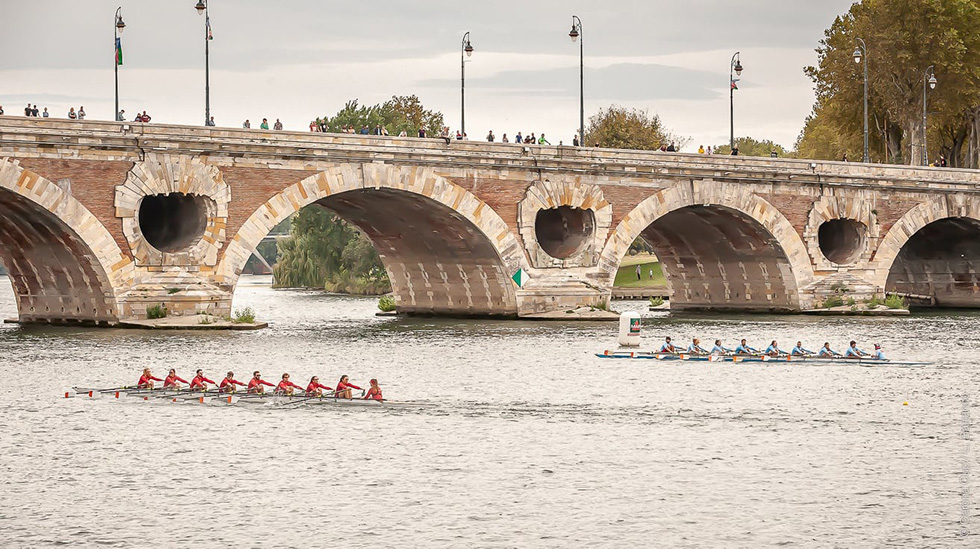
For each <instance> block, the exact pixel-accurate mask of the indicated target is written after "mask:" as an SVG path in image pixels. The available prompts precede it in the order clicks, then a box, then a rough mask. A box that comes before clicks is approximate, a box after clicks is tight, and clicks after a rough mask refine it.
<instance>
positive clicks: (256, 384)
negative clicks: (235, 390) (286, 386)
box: [248, 370, 275, 394]
mask: <svg viewBox="0 0 980 549" xmlns="http://www.w3.org/2000/svg"><path fill="white" fill-rule="evenodd" d="M266 387H275V385H273V384H271V383H269V382H268V381H266V380H264V379H262V374H260V373H259V371H258V370H256V371H255V372H254V373H252V379H250V380H248V392H249V393H252V394H262V393H264V392H265V388H266Z"/></svg>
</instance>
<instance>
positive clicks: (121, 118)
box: [116, 109, 126, 122]
mask: <svg viewBox="0 0 980 549" xmlns="http://www.w3.org/2000/svg"><path fill="white" fill-rule="evenodd" d="M125 121H126V109H119V112H117V113H116V122H125Z"/></svg>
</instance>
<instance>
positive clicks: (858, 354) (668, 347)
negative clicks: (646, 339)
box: [658, 337, 887, 360]
mask: <svg viewBox="0 0 980 549" xmlns="http://www.w3.org/2000/svg"><path fill="white" fill-rule="evenodd" d="M658 352H660V353H675V354H676V353H684V354H690V355H715V356H729V355H752V356H762V355H765V356H771V357H785V356H799V357H813V356H816V357H820V358H864V359H872V360H887V358H886V357H885V353H884V351H882V350H881V345H879V344H877V343H875V350H874V352H873V353H867V352H864V351H862V350H861V349H859V348H858V346H857V342H856V341H851V343H850V345H848V347H847V349H846V350H844V352H843V353H838V352H837V351H835V350H833V349H831V348H830V342H825V343H824V344H823V347H821V348H820V350H819V351H817V352H813V351H811V350H809V349H806V348H805V347H803V342H802V341H797V342H796V346H795V347H793V349H792V350H790V351H789V352H787V351H783V350H782V349H780V348H779V344H778V343H777V342H776V341H775V340H773V342H772V343H770V344H769V347H766V350H765V351H760V350H758V349H755V348H753V347H750V346H749V345H748V344H747V343H746V340H744V339H743V340H742V341H741V342H740V343H739V345H738V346H737V347H735V348H734V349H728V348H726V347H725V346H724V345H722V344H721V340H720V339H716V340H715V346H714V347H712V348H711V350H710V351H708V350H707V349H705V348H704V347H702V346H701V340H699V339H698V338H694V339H693V340H692V341H691V344H690V345H688V346H687V350H684V349H682V348H680V347H677V346H675V345H674V344H673V343H671V341H670V337H667V338H666V339H665V340H664V344H663V345H661V346H660V350H659V351H658Z"/></svg>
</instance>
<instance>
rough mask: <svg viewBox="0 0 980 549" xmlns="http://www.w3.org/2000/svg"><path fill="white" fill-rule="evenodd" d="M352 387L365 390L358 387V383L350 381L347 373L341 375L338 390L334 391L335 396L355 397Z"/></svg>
mask: <svg viewBox="0 0 980 549" xmlns="http://www.w3.org/2000/svg"><path fill="white" fill-rule="evenodd" d="M351 389H357V390H359V391H363V390H364V389H361V388H360V387H358V386H357V385H354V384H353V383H350V382H349V381H348V378H347V375H346V374H345V375H342V376H340V381H339V382H338V383H337V390H336V391H334V393H333V396H335V397H337V398H353V397H352V395H353V392H352V391H351Z"/></svg>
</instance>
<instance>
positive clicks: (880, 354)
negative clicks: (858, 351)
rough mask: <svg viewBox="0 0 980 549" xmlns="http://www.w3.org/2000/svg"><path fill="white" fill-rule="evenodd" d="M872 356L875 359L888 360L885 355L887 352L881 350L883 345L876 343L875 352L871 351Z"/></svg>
mask: <svg viewBox="0 0 980 549" xmlns="http://www.w3.org/2000/svg"><path fill="white" fill-rule="evenodd" d="M871 358H873V359H875V360H888V358H886V357H885V352H884V351H882V350H881V345H879V344H877V343H875V352H873V353H871Z"/></svg>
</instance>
